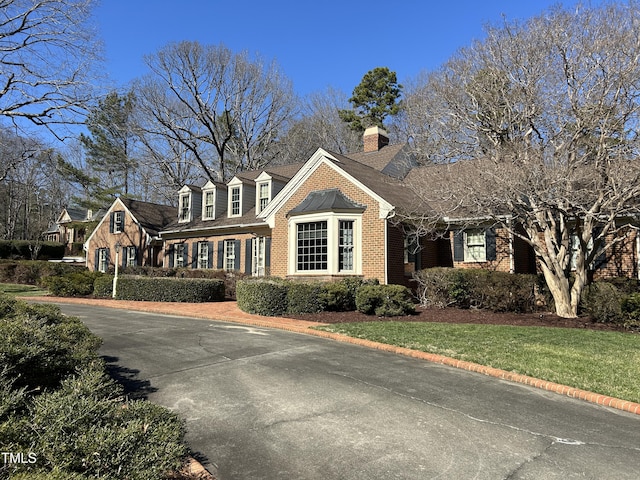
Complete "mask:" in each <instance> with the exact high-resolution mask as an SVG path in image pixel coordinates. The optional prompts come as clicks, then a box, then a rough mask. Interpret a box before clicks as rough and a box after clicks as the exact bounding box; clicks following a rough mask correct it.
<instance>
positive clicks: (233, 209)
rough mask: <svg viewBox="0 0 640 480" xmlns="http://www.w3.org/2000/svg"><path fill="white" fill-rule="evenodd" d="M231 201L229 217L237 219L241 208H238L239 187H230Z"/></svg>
mask: <svg viewBox="0 0 640 480" xmlns="http://www.w3.org/2000/svg"><path fill="white" fill-rule="evenodd" d="M230 197H231V200H230V207H229V215H230V216H231V217H237V216H239V215H240V212H241V207H240V198H241V197H240V187H239V186H237V187H231V195H230Z"/></svg>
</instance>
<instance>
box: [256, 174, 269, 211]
mask: <svg viewBox="0 0 640 480" xmlns="http://www.w3.org/2000/svg"><path fill="white" fill-rule="evenodd" d="M269 200H270V198H269V183H268V182H264V183H259V184H258V213H260V212H261V211H262V210H264V209H265V208H266V207H267V204H268V203H269Z"/></svg>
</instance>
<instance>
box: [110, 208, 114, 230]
mask: <svg viewBox="0 0 640 480" xmlns="http://www.w3.org/2000/svg"><path fill="white" fill-rule="evenodd" d="M114 216H115V213H114V212H111V214H110V215H109V233H113V228H114V227H113V226H114V223H115V219H114Z"/></svg>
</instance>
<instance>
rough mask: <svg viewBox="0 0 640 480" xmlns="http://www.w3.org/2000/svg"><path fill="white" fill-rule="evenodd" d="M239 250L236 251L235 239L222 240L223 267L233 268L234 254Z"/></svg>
mask: <svg viewBox="0 0 640 480" xmlns="http://www.w3.org/2000/svg"><path fill="white" fill-rule="evenodd" d="M239 253H240V252H236V241H235V240H225V241H224V269H225V270H226V271H228V272H229V271H231V270H234V269H235V265H236V255H237V254H239Z"/></svg>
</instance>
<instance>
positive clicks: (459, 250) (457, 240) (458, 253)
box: [453, 230, 464, 262]
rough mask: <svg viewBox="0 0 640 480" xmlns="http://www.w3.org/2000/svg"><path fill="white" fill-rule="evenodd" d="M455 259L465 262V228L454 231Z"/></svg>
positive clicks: (455, 260)
mask: <svg viewBox="0 0 640 480" xmlns="http://www.w3.org/2000/svg"><path fill="white" fill-rule="evenodd" d="M453 261H454V262H464V230H456V231H455V232H453Z"/></svg>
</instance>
